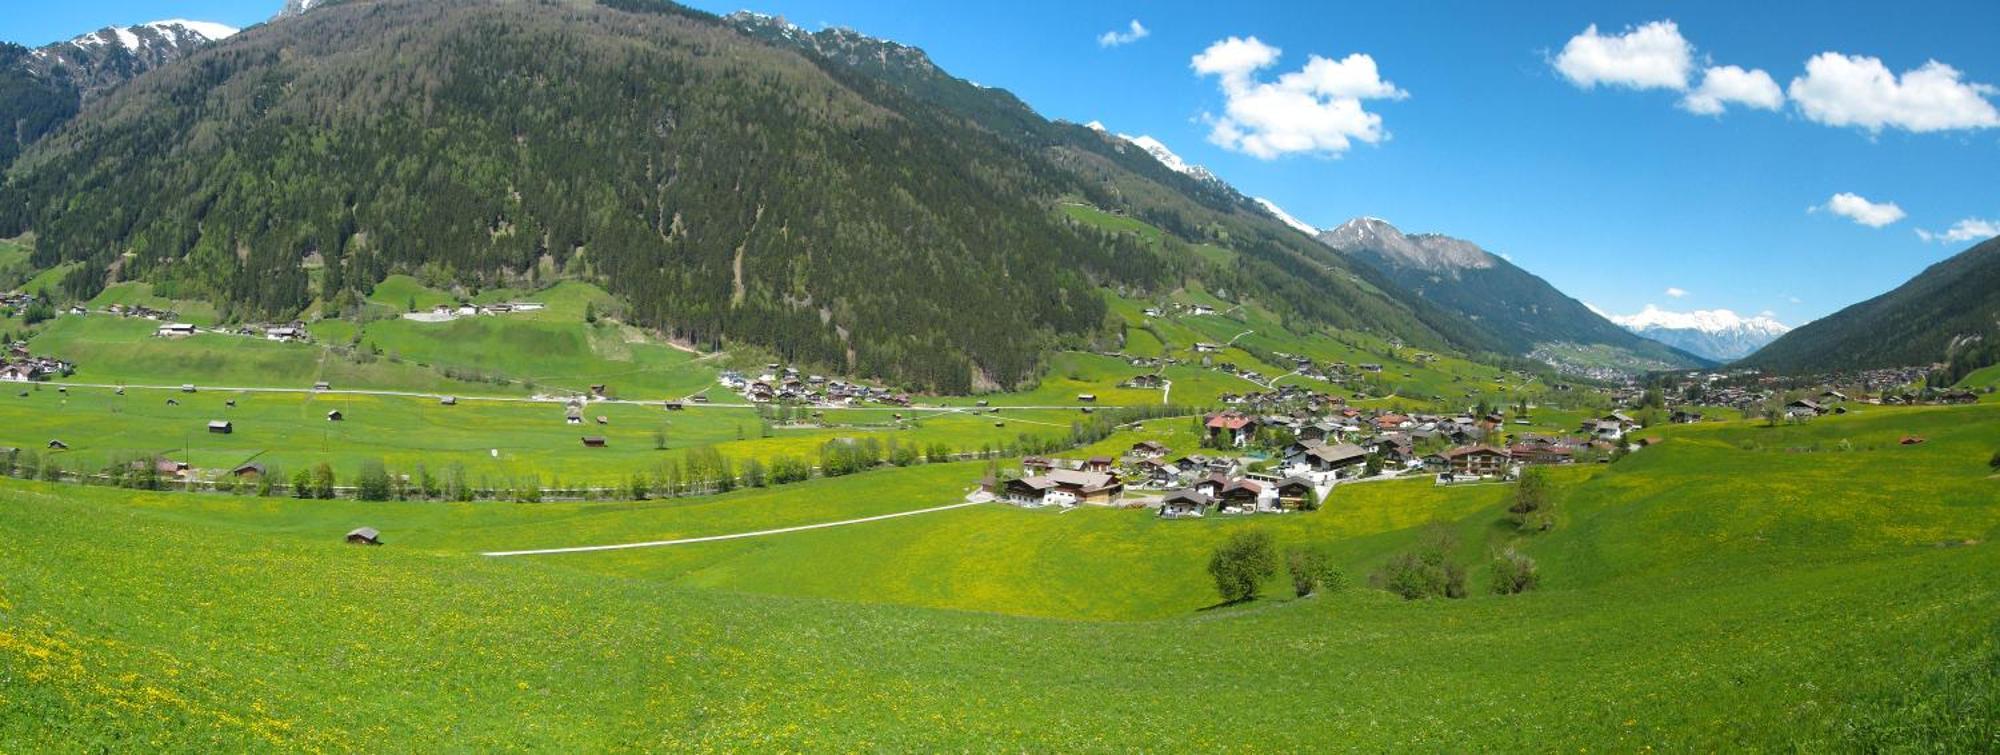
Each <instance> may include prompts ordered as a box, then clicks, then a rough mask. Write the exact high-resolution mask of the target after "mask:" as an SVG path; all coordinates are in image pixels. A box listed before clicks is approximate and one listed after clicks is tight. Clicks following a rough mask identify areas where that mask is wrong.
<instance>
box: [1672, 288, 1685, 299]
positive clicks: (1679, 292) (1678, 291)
mask: <svg viewBox="0 0 2000 755" xmlns="http://www.w3.org/2000/svg"><path fill="white" fill-rule="evenodd" d="M1667 295H1668V296H1671V297H1674V298H1676V299H1679V298H1681V297H1683V296H1687V295H1688V292H1687V289H1684V288H1676V287H1674V286H1668V287H1667Z"/></svg>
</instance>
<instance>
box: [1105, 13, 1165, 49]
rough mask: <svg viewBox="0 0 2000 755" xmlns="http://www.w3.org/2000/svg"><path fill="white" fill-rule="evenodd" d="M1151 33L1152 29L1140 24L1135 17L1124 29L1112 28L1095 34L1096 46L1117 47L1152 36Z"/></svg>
mask: <svg viewBox="0 0 2000 755" xmlns="http://www.w3.org/2000/svg"><path fill="white" fill-rule="evenodd" d="M1152 34H1153V32H1152V30H1150V29H1147V28H1146V27H1145V26H1143V25H1141V24H1140V23H1139V19H1136V18H1135V19H1132V23H1131V24H1129V25H1127V26H1126V27H1125V28H1124V29H1112V30H1111V31H1107V32H1105V33H1103V34H1099V35H1097V46H1098V47H1117V46H1119V45H1129V44H1132V43H1133V42H1137V41H1139V40H1142V39H1145V38H1146V37H1149V36H1152Z"/></svg>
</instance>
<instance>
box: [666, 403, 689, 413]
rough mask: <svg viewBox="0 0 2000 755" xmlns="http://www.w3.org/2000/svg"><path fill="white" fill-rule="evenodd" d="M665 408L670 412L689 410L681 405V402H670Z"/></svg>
mask: <svg viewBox="0 0 2000 755" xmlns="http://www.w3.org/2000/svg"><path fill="white" fill-rule="evenodd" d="M665 406H666V407H667V411H670V412H678V411H680V410H682V409H686V408H687V407H686V406H684V405H682V404H681V402H679V401H668V402H667V403H666V404H665Z"/></svg>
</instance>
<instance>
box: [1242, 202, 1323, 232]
mask: <svg viewBox="0 0 2000 755" xmlns="http://www.w3.org/2000/svg"><path fill="white" fill-rule="evenodd" d="M1251 200H1252V201H1254V202H1256V203H1257V206H1258V207H1262V208H1264V211H1265V212H1268V213H1271V217H1274V218H1277V219H1279V220H1281V221H1284V223H1285V225H1288V226H1291V227H1293V228H1297V229H1298V230H1299V232H1300V233H1304V234H1305V235H1307V236H1318V235H1319V229H1318V228H1314V227H1312V224H1311V223H1307V222H1306V221H1303V220H1300V219H1298V218H1295V217H1292V215H1291V213H1288V212H1285V208H1283V207H1279V206H1278V203H1276V202H1273V201H1271V200H1269V199H1265V198H1263V197H1252V198H1251Z"/></svg>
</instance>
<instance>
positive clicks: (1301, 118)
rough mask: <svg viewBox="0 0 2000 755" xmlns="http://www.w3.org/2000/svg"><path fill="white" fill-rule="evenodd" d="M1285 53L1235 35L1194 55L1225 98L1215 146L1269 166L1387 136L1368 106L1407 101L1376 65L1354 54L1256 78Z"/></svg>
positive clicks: (1214, 119)
mask: <svg viewBox="0 0 2000 755" xmlns="http://www.w3.org/2000/svg"><path fill="white" fill-rule="evenodd" d="M1281 53H1282V51H1281V50H1279V49H1278V48H1276V47H1272V46H1270V45H1267V44H1264V43H1263V42H1261V41H1258V39H1257V38H1256V37H1247V38H1238V37H1230V38H1228V39H1224V40H1222V41H1220V42H1216V43H1215V44H1212V45H1209V46H1208V49H1206V50H1203V51H1202V52H1201V53H1200V54H1198V55H1196V56H1194V58H1193V59H1192V60H1191V61H1190V63H1189V65H1190V66H1191V67H1192V68H1193V69H1194V71H1195V73H1197V74H1200V75H1203V76H1214V77H1216V78H1217V80H1218V83H1219V84H1220V85H1221V88H1222V95H1223V99H1224V105H1223V111H1222V114H1221V115H1215V114H1208V115H1206V116H1205V118H1206V119H1207V121H1208V123H1209V135H1208V138H1209V141H1211V142H1214V143H1215V144H1217V145H1219V146H1221V147H1223V148H1226V149H1231V150H1235V151H1238V152H1244V153H1247V154H1249V155H1251V156H1254V157H1257V158H1260V159H1265V160H1269V159H1272V158H1276V157H1280V156H1283V155H1288V154H1294V153H1301V152H1305V153H1319V154H1326V155H1337V154H1339V153H1341V152H1345V151H1346V150H1347V149H1348V148H1349V147H1351V146H1353V143H1354V142H1355V141H1361V142H1366V143H1369V144H1375V143H1378V142H1380V141H1382V140H1383V139H1385V138H1387V137H1388V133H1387V132H1386V131H1384V130H1383V128H1382V116H1380V115H1378V114H1375V113H1371V112H1368V110H1367V109H1366V108H1364V107H1363V106H1362V101H1363V100H1371V99H1391V100H1400V99H1403V98H1406V97H1409V96H1410V95H1409V93H1408V92H1405V91H1403V90H1402V89H1399V88H1397V87H1396V85H1395V84H1392V83H1390V82H1388V81H1385V80H1383V78H1382V72H1381V70H1380V69H1379V68H1378V67H1377V66H1376V65H1375V59H1374V58H1373V57H1370V56H1368V55H1366V54H1363V53H1354V54H1352V55H1348V56H1347V57H1345V58H1341V59H1339V60H1333V59H1331V58H1323V57H1320V56H1318V55H1312V56H1309V57H1308V58H1307V60H1306V64H1305V66H1304V67H1302V68H1300V69H1299V70H1297V71H1292V72H1289V73H1286V74H1283V75H1280V76H1279V77H1278V78H1277V79H1276V80H1274V81H1259V80H1257V72H1258V71H1260V70H1262V69H1264V68H1267V67H1270V66H1271V65H1273V64H1275V63H1277V61H1278V56H1279V55H1280V54H1281Z"/></svg>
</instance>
